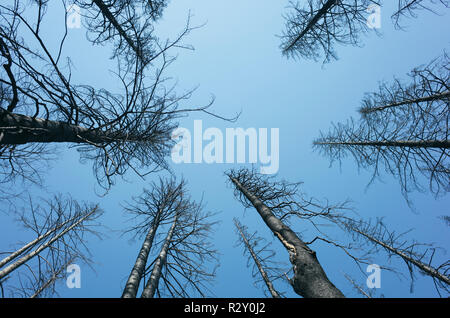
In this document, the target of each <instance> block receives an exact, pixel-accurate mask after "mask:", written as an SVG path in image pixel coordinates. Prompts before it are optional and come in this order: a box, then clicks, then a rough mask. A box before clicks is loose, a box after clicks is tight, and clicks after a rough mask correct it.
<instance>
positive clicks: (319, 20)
mask: <svg viewBox="0 0 450 318" xmlns="http://www.w3.org/2000/svg"><path fill="white" fill-rule="evenodd" d="M436 3H440V4H442V5H443V6H444V7H446V8H448V7H449V2H448V1H447V0H436V1H434V0H398V9H397V10H396V11H395V12H394V14H393V15H392V20H393V22H394V23H395V25H396V26H397V27H400V23H399V21H400V18H401V17H402V16H409V17H415V16H416V13H415V12H416V11H417V10H420V9H425V10H429V11H433V9H432V8H434V7H435V4H436ZM381 5H382V1H381V0H308V1H307V4H306V5H304V4H303V2H299V1H295V2H294V1H291V2H290V6H289V7H290V8H289V13H288V14H287V15H286V16H285V20H286V25H285V30H284V33H283V34H282V36H281V40H282V44H281V49H282V52H283V54H284V55H286V56H288V57H294V58H298V57H299V58H306V59H313V60H317V59H319V58H323V61H324V63H326V62H330V61H331V60H335V59H337V54H336V51H335V45H336V44H340V45H353V46H358V45H360V44H361V41H360V36H361V34H365V33H367V32H368V31H369V30H370V29H372V30H374V31H375V32H377V30H376V29H375V28H374V27H372V26H370V25H369V23H368V19H369V15H370V14H371V10H370V8H371V7H372V8H373V7H374V6H381Z"/></svg>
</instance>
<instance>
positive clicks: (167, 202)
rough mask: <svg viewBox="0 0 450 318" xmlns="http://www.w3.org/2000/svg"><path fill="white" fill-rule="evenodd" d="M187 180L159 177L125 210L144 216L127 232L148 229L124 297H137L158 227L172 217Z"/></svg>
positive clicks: (136, 232) (138, 235)
mask: <svg viewBox="0 0 450 318" xmlns="http://www.w3.org/2000/svg"><path fill="white" fill-rule="evenodd" d="M183 186H184V183H183V182H182V183H180V184H178V185H177V184H175V180H174V179H171V180H169V181H167V180H165V179H160V180H159V184H156V183H152V188H151V190H148V189H144V191H143V193H142V194H141V195H140V196H139V197H137V198H134V203H133V204H128V205H127V206H126V207H125V210H126V211H127V213H129V214H134V215H135V216H136V218H143V220H142V221H140V222H139V224H138V225H137V226H133V227H132V228H131V229H129V230H127V231H126V232H132V233H134V236H135V237H142V236H143V234H145V231H146V230H147V234H146V235H145V239H144V242H143V243H142V247H141V250H140V251H139V255H138V257H137V259H136V263H135V265H134V267H133V269H132V271H131V273H130V276H129V278H128V280H127V283H126V285H125V289H124V291H123V294H122V297H123V298H135V297H136V295H137V293H138V289H139V284H140V282H141V279H142V277H143V275H144V273H145V268H146V264H147V260H148V257H149V255H150V251H151V249H152V246H153V243H154V240H155V235H156V231H157V230H158V227H160V226H162V225H164V222H165V221H166V220H170V219H171V218H172V217H173V215H174V213H175V210H174V203H175V202H176V200H177V198H178V197H179V196H180V195H181V191H182V190H183Z"/></svg>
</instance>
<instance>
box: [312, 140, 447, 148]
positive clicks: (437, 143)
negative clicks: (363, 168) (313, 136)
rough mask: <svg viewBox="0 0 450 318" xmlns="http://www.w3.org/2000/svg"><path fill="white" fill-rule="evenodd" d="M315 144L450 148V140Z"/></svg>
mask: <svg viewBox="0 0 450 318" xmlns="http://www.w3.org/2000/svg"><path fill="white" fill-rule="evenodd" d="M314 144H315V145H347V146H376V147H409V148H444V149H449V148H450V140H381V141H347V142H344V141H342V142H341V141H339V142H314Z"/></svg>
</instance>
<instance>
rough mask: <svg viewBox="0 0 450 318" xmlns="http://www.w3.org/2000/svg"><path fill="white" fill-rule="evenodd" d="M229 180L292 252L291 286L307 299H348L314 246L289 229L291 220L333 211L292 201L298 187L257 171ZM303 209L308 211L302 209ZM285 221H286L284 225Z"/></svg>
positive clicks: (237, 174) (235, 174) (235, 173)
mask: <svg viewBox="0 0 450 318" xmlns="http://www.w3.org/2000/svg"><path fill="white" fill-rule="evenodd" d="M227 176H228V177H229V179H230V181H231V182H232V184H233V185H234V186H235V188H236V190H235V196H236V198H238V199H239V200H240V201H241V202H242V203H243V204H244V206H245V207H253V208H255V209H256V211H257V212H258V214H259V215H260V216H261V218H262V220H263V221H264V223H265V224H266V226H267V227H268V228H269V229H270V230H271V232H272V233H273V234H274V235H275V236H276V237H277V238H278V240H279V241H280V242H281V243H282V244H283V246H284V248H285V249H286V250H287V251H288V252H289V260H290V262H291V264H292V267H293V272H294V276H293V277H292V278H291V279H290V283H291V285H292V287H293V289H294V291H295V292H296V293H297V294H299V295H301V296H303V297H305V298H310V297H314V298H315V297H327V298H335V297H338V298H340V297H344V295H343V294H342V292H341V291H340V290H339V289H337V288H336V287H335V286H334V285H333V284H332V283H331V282H330V281H329V279H328V277H327V275H326V274H325V271H324V270H323V268H322V266H321V264H320V263H319V261H318V259H317V256H316V252H315V251H313V250H311V249H310V248H309V247H308V245H309V244H311V243H312V242H311V243H306V242H304V241H303V240H302V239H300V238H299V236H298V235H297V234H296V233H295V232H294V231H293V230H292V229H291V228H290V227H289V226H288V225H286V222H287V220H288V219H289V217H290V216H294V215H295V216H297V217H304V218H305V219H311V218H312V217H313V216H315V217H318V216H321V215H327V214H329V213H330V211H331V208H329V207H323V208H320V209H318V210H317V211H314V210H312V208H313V207H318V206H317V205H315V204H312V203H314V202H313V200H310V199H308V200H304V202H302V201H300V202H297V201H294V200H291V199H292V197H293V196H294V195H295V194H296V188H297V186H298V184H289V183H286V182H278V183H277V182H271V181H270V179H267V178H265V177H264V176H262V175H259V174H257V173H256V172H255V171H250V170H248V169H244V168H243V169H240V170H238V171H234V170H231V171H230V172H228V173H227ZM271 206H272V208H271ZM302 206H304V207H305V209H302ZM285 218H286V220H285V221H283V219H285ZM313 241H315V240H313Z"/></svg>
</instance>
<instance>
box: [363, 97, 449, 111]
mask: <svg viewBox="0 0 450 318" xmlns="http://www.w3.org/2000/svg"><path fill="white" fill-rule="evenodd" d="M447 97H450V92H444V93H440V94H435V95H431V96H426V97H421V98H415V99H406V100H403V101H401V102H398V103H392V104H388V105H383V106H377V107H365V108H362V109H361V110H360V112H361V113H363V114H369V113H374V112H378V111H383V110H385V109H389V108H393V107H398V106H403V105H408V104H417V103H424V102H431V101H435V100H441V99H444V98H447Z"/></svg>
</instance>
